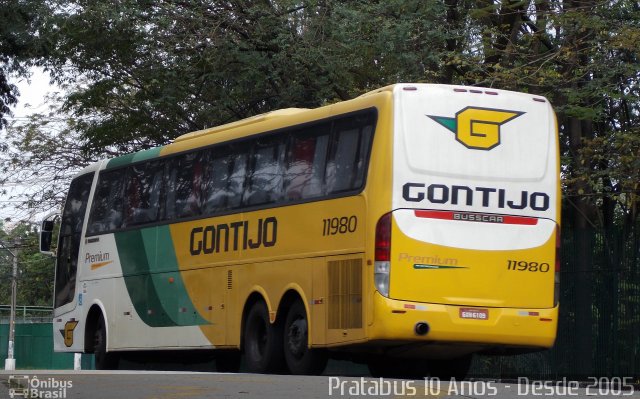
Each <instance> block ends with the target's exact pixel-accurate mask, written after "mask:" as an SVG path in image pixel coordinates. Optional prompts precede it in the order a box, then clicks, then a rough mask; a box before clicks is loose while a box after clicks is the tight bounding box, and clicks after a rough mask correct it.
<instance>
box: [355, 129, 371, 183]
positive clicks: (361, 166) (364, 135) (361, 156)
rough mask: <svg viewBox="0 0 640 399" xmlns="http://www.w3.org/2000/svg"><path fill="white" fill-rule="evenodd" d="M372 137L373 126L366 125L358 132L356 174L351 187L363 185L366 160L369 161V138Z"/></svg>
mask: <svg viewBox="0 0 640 399" xmlns="http://www.w3.org/2000/svg"><path fill="white" fill-rule="evenodd" d="M372 136H373V124H370V125H366V126H364V127H363V128H362V130H361V131H360V147H359V148H358V156H357V158H356V173H355V176H354V179H355V180H354V181H353V187H354V188H356V187H361V186H362V185H363V184H364V179H365V172H366V171H367V160H368V159H369V148H371V137H372Z"/></svg>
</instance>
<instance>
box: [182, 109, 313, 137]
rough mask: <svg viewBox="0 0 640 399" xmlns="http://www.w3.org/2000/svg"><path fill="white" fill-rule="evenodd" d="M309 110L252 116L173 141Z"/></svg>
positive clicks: (185, 135)
mask: <svg viewBox="0 0 640 399" xmlns="http://www.w3.org/2000/svg"><path fill="white" fill-rule="evenodd" d="M307 110H308V108H284V109H279V110H276V111H271V112H265V113H264V114H260V115H255V116H252V117H249V118H245V119H241V120H239V121H235V122H231V123H226V124H224V125H220V126H215V127H212V128H208V129H203V130H198V131H195V132H190V133H186V134H183V135H182V136H179V137H177V138H176V139H175V140H173V142H174V143H176V142H180V141H186V140H191V139H195V138H197V137H201V136H204V135H207V134H211V133H218V132H222V131H225V130H230V129H234V128H238V127H240V126H245V125H251V124H254V123H258V122H264V121H268V120H271V119H275V118H280V117H283V116H291V115H295V114H299V113H301V112H304V111H307Z"/></svg>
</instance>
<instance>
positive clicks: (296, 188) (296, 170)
mask: <svg viewBox="0 0 640 399" xmlns="http://www.w3.org/2000/svg"><path fill="white" fill-rule="evenodd" d="M328 144H329V125H327V124H323V125H320V126H316V127H313V128H312V129H310V131H305V132H294V133H293V135H292V138H291V145H290V148H289V155H288V159H287V165H286V170H285V173H284V192H285V201H296V200H300V199H310V198H315V197H319V196H320V195H322V183H323V179H324V170H325V162H326V158H327V147H328Z"/></svg>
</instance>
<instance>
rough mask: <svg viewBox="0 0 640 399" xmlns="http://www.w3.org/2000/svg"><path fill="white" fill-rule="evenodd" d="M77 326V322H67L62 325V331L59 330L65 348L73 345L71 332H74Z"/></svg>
mask: <svg viewBox="0 0 640 399" xmlns="http://www.w3.org/2000/svg"><path fill="white" fill-rule="evenodd" d="M77 325H78V322H77V321H75V320H73V321H68V322H66V323H65V325H64V330H60V333H61V334H62V336H63V337H64V344H65V346H67V347H70V346H71V345H73V330H75V328H76V326H77Z"/></svg>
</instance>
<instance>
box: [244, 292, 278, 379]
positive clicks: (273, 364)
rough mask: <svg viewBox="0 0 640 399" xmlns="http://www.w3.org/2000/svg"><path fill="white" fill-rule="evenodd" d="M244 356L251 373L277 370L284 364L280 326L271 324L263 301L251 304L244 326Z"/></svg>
mask: <svg viewBox="0 0 640 399" xmlns="http://www.w3.org/2000/svg"><path fill="white" fill-rule="evenodd" d="M244 356H245V363H246V366H247V369H249V371H250V372H253V373H269V372H279V371H281V370H282V368H283V366H284V359H283V353H282V326H281V324H280V323H274V324H271V323H270V322H269V313H268V311H267V306H266V305H265V303H264V302H262V301H259V302H256V303H254V304H253V306H252V307H251V309H250V310H249V313H248V314H247V319H246V322H245V328H244Z"/></svg>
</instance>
